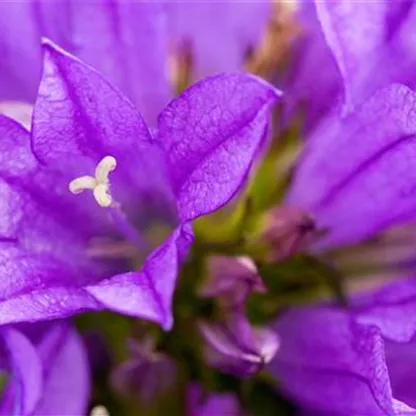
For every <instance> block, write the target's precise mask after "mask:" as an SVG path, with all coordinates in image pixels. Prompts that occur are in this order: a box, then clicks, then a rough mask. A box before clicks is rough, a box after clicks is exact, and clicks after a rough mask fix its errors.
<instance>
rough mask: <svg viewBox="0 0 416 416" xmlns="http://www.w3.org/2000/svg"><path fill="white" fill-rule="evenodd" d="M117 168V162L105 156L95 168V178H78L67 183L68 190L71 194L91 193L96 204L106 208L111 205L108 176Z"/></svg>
mask: <svg viewBox="0 0 416 416" xmlns="http://www.w3.org/2000/svg"><path fill="white" fill-rule="evenodd" d="M116 166H117V160H116V158H115V157H113V156H105V157H104V158H103V159H102V160H101V161H100V162H99V163H98V165H97V167H96V168H95V176H80V177H78V178H75V179H74V180H72V181H71V182H70V183H69V190H70V191H71V192H72V193H73V194H79V193H81V192H83V191H85V190H87V189H88V190H90V191H92V193H93V195H94V198H95V200H96V201H97V204H98V205H99V206H100V207H103V208H108V207H109V206H111V204H112V203H113V199H112V197H111V194H110V179H109V178H108V175H109V174H110V172H112V171H113V170H114V169H115V168H116Z"/></svg>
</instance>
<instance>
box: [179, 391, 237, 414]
mask: <svg viewBox="0 0 416 416" xmlns="http://www.w3.org/2000/svg"><path fill="white" fill-rule="evenodd" d="M187 402H188V406H187V415H188V416H211V415H224V416H225V415H227V416H243V415H244V413H243V411H242V410H241V407H240V404H239V403H238V400H237V398H236V397H235V396H234V395H232V394H227V393H212V394H210V395H208V396H205V395H204V392H203V391H202V389H201V388H200V387H199V386H197V385H192V386H190V387H189V388H188V400H187Z"/></svg>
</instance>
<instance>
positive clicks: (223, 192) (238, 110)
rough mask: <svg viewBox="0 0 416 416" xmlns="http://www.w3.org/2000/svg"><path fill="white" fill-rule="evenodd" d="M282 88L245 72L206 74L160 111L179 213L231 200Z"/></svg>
mask: <svg viewBox="0 0 416 416" xmlns="http://www.w3.org/2000/svg"><path fill="white" fill-rule="evenodd" d="M279 95H280V93H279V92H278V91H276V90H275V89H273V87H272V86H270V85H269V84H267V83H266V82H264V81H261V80H260V79H258V78H256V77H254V76H250V75H244V74H238V73H236V74H221V75H217V76H213V77H209V78H206V79H204V80H202V81H200V82H198V83H196V84H194V85H193V86H192V87H190V88H189V89H188V90H186V91H185V92H184V93H183V94H181V95H180V96H179V97H178V98H176V99H174V100H173V101H171V103H170V104H169V105H168V106H167V107H166V108H165V110H164V111H163V112H162V113H161V115H160V116H159V135H158V138H157V139H158V142H159V143H160V145H161V146H162V147H163V148H164V150H165V153H166V156H167V161H168V168H169V174H170V177H171V180H172V184H173V188H174V192H175V196H176V199H177V203H178V211H179V216H180V218H181V219H182V220H183V221H188V220H192V219H195V218H197V217H199V216H200V215H204V214H207V213H209V212H212V211H214V210H216V209H218V208H220V207H221V206H222V205H224V204H225V203H227V201H229V200H230V198H232V197H233V195H234V194H235V193H236V192H237V190H238V189H239V187H240V186H241V184H242V182H243V181H244V179H245V178H246V176H247V174H248V171H249V169H250V167H251V164H252V162H253V159H254V157H255V156H256V154H257V152H258V151H259V148H260V147H261V145H262V143H264V140H265V136H266V134H267V127H268V121H269V116H270V109H271V106H272V104H273V103H275V102H276V100H277V99H278V97H279Z"/></svg>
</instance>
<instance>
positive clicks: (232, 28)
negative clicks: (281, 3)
mask: <svg viewBox="0 0 416 416" xmlns="http://www.w3.org/2000/svg"><path fill="white" fill-rule="evenodd" d="M167 11H168V19H169V29H170V34H171V37H172V38H173V40H174V41H175V42H178V43H179V42H181V41H182V42H183V41H186V42H188V43H189V44H190V45H191V51H192V53H193V61H194V65H195V68H194V75H195V77H196V79H199V78H201V77H203V76H207V75H212V74H214V73H217V72H222V71H237V70H240V69H242V68H243V66H244V61H245V58H246V53H247V50H249V49H251V48H253V47H255V46H256V44H257V43H258V42H259V40H260V37H261V35H262V34H263V32H264V31H265V29H266V25H267V21H268V18H269V16H270V14H271V12H272V2H271V1H269V0H266V1H260V2H258V1H253V0H250V1H244V2H239V1H233V0H225V1H219V2H213V3H209V2H205V1H196V2H195V1H174V2H171V4H169V5H168V8H167ZM213 21H215V30H212V25H211V22H213Z"/></svg>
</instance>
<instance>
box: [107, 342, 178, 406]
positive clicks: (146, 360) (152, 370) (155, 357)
mask: <svg viewBox="0 0 416 416" xmlns="http://www.w3.org/2000/svg"><path fill="white" fill-rule="evenodd" d="M127 349H128V354H129V359H128V360H127V361H125V362H124V363H122V364H120V365H119V366H118V367H117V368H116V369H115V371H114V372H113V374H112V384H113V386H114V387H115V388H116V390H117V391H119V392H120V393H121V394H128V395H131V396H132V397H137V396H138V397H139V398H140V399H141V401H142V402H144V403H149V402H151V401H152V400H156V399H157V396H158V395H159V394H163V393H164V392H166V391H167V390H168V389H169V388H171V387H172V385H173V383H174V382H175V380H176V365H175V362H174V360H173V359H171V358H169V357H168V356H167V355H165V354H163V353H158V352H155V350H154V343H153V342H152V340H151V339H148V340H144V341H142V342H140V343H139V342H138V341H135V340H132V339H129V340H127Z"/></svg>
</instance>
